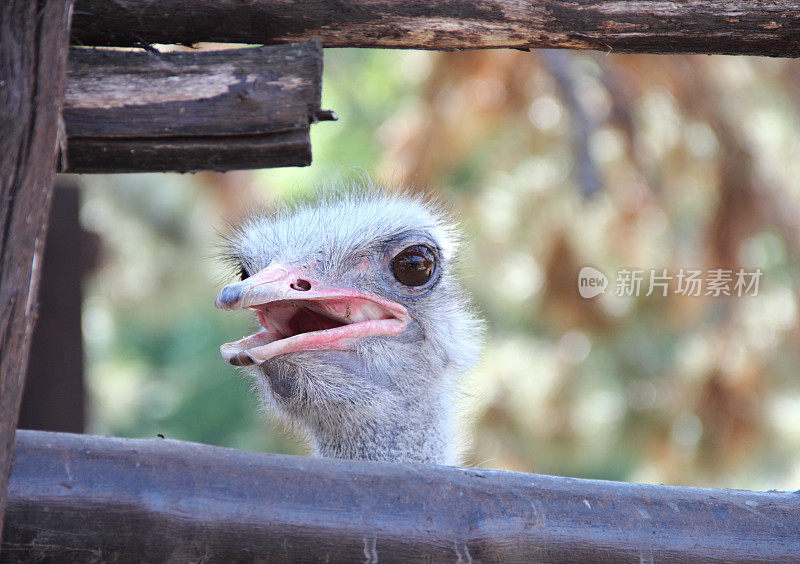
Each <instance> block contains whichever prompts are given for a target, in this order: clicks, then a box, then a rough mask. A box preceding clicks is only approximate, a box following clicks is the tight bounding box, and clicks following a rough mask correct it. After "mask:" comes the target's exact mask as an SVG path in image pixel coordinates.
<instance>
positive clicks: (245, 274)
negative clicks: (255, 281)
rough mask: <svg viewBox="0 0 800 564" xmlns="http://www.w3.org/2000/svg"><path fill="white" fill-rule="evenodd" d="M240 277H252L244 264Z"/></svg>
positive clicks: (244, 278)
mask: <svg viewBox="0 0 800 564" xmlns="http://www.w3.org/2000/svg"><path fill="white" fill-rule="evenodd" d="M239 278H241V279H242V280H246V279H248V278H250V274H248V272H247V269H246V268H245V267H244V266H242V267H241V268H240V270H239Z"/></svg>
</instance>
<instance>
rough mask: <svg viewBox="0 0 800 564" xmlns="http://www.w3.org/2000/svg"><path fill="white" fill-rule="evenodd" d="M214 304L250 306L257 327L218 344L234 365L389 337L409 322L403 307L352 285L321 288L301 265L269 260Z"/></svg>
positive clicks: (337, 348)
mask: <svg viewBox="0 0 800 564" xmlns="http://www.w3.org/2000/svg"><path fill="white" fill-rule="evenodd" d="M214 303H215V305H216V307H218V308H220V309H226V310H234V309H245V308H247V309H252V310H254V311H255V312H256V315H257V316H258V321H259V323H260V324H261V327H262V329H261V330H260V331H259V332H258V333H255V334H254V335H250V336H249V337H245V338H243V339H240V340H238V341H234V342H231V343H226V344H224V345H222V347H220V352H221V354H222V357H223V358H224V359H225V361H226V362H228V363H229V364H232V365H234V366H245V365H251V364H260V363H262V362H265V361H267V360H269V359H270V358H274V357H276V356H279V355H283V354H289V353H297V352H303V351H312V350H344V349H347V348H349V347H350V346H351V344H352V343H353V342H354V341H356V340H358V339H364V338H368V337H391V336H394V335H398V334H400V333H402V332H403V330H404V329H405V327H406V325H408V322H409V321H410V319H411V318H410V316H409V314H408V311H407V310H406V308H405V307H403V306H402V305H400V304H399V303H397V302H395V301H392V300H388V299H386V298H383V297H381V296H378V295H375V294H371V293H365V292H361V291H359V290H355V289H353V288H347V287H341V288H334V287H329V286H325V285H323V284H322V283H320V282H319V281H318V280H315V279H313V278H311V277H309V276H308V275H306V274H305V273H304V272H303V271H302V270H301V269H297V268H291V267H287V266H283V265H280V264H271V265H270V266H268V267H267V268H265V269H264V270H262V271H260V272H257V273H256V274H254V275H253V276H251V277H249V278H247V279H246V280H243V281H242V282H237V283H235V284H230V285H229V286H226V287H225V288H223V289H222V291H221V292H220V293H219V295H218V296H217V299H216V300H215V302H214Z"/></svg>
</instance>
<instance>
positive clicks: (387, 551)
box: [3, 431, 800, 563]
mask: <svg viewBox="0 0 800 564" xmlns="http://www.w3.org/2000/svg"><path fill="white" fill-rule="evenodd" d="M16 448H17V456H16V457H15V459H14V467H13V470H12V474H11V483H10V488H9V503H8V518H7V534H6V538H5V539H4V545H3V550H4V553H3V554H4V560H5V561H6V562H19V561H31V560H37V559H44V560H46V561H52V562H67V561H75V560H87V559H90V558H91V559H95V560H100V561H120V562H142V561H150V562H160V561H180V562H187V561H212V562H234V561H267V562H278V561H303V562H310V561H326V562H359V561H365V560H366V561H368V562H378V561H380V562H455V561H459V560H460V561H461V562H469V561H473V562H504V563H505V562H555V561H560V562H563V561H571V562H608V561H614V562H636V563H638V562H652V561H656V562H693V561H694V562H700V561H703V562H766V561H768V562H797V561H800V495H799V494H798V493H787V492H749V491H742V490H711V489H699V488H678V487H668V486H653V485H641V484H626V483H618V482H603V481H595V480H580V479H572V478H558V477H551V476H541V475H535V474H519V473H514V472H500V471H490V470H477V469H458V468H448V467H439V466H423V465H416V464H391V463H377V462H357V461H348V460H332V459H320V458H306V457H297V456H281V455H270V454H258V453H252V452H244V451H236V450H229V449H222V448H217V447H209V446H204V445H198V444H192V443H184V442H180V441H172V440H159V439H154V440H130V439H114V438H105V437H96V436H88V435H67V434H57V433H42V432H34V431H18V433H17V447H16Z"/></svg>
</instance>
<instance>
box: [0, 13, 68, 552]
mask: <svg viewBox="0 0 800 564" xmlns="http://www.w3.org/2000/svg"><path fill="white" fill-rule="evenodd" d="M71 4H72V2H71V0H3V2H0V536H1V535H2V524H3V508H4V505H5V499H6V482H7V478H8V470H9V467H10V464H11V458H12V456H13V440H14V429H15V428H16V425H17V416H18V413H19V404H20V399H21V397H22V386H23V382H24V379H25V371H26V365H27V362H28V351H29V348H30V344H31V338H32V334H33V326H34V320H35V319H34V318H35V315H36V295H37V288H38V282H39V275H40V265H41V262H42V253H43V251H44V240H45V230H46V227H47V215H48V213H49V211H50V198H51V196H52V192H53V179H54V173H55V167H56V155H57V153H58V145H59V122H60V119H61V102H62V98H63V90H64V76H65V69H66V60H67V41H68V35H69V13H70V7H71Z"/></svg>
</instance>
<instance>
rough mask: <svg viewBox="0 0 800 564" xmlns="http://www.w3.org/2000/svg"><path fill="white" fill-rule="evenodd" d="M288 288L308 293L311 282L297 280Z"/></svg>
mask: <svg viewBox="0 0 800 564" xmlns="http://www.w3.org/2000/svg"><path fill="white" fill-rule="evenodd" d="M289 287H290V288H292V289H293V290H298V291H300V292H308V291H309V290H310V289H311V282H309V281H308V280H303V279H302V278H298V279H297V280H295V281H294V282H292V283H291V284H290V286H289Z"/></svg>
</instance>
